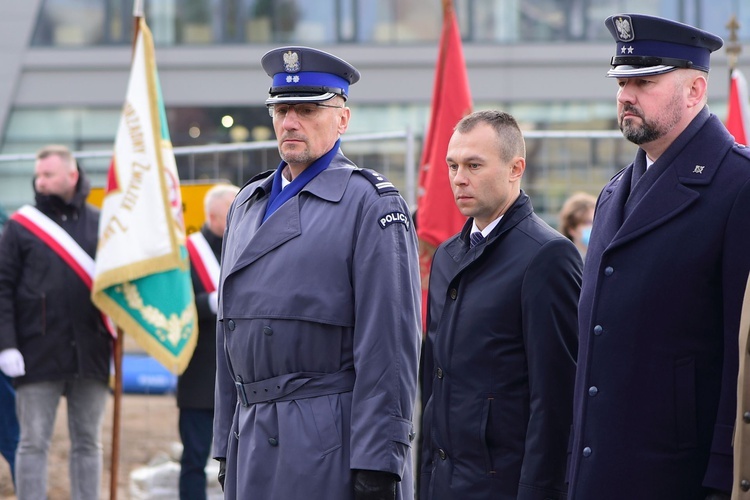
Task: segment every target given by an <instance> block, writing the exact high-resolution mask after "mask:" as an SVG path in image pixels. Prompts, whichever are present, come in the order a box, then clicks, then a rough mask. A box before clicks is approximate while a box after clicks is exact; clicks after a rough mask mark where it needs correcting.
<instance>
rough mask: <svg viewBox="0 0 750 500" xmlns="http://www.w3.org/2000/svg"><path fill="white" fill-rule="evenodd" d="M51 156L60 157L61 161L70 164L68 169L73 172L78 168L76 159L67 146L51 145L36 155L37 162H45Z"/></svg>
mask: <svg viewBox="0 0 750 500" xmlns="http://www.w3.org/2000/svg"><path fill="white" fill-rule="evenodd" d="M50 156H59V157H60V159H61V160H63V161H64V162H65V163H67V164H68V167H69V168H70V169H71V170H74V169H76V168H78V165H77V163H76V159H75V158H74V157H73V153H71V152H70V149H68V147H67V146H63V145H62V144H49V145H47V146H44V147H43V148H42V149H40V150H39V151H37V153H36V159H37V160H43V159H45V158H48V157H50Z"/></svg>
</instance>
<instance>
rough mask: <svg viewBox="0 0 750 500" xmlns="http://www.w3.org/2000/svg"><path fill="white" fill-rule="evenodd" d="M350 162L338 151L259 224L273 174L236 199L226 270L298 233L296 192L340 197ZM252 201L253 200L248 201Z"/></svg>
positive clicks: (335, 200) (333, 198)
mask: <svg viewBox="0 0 750 500" xmlns="http://www.w3.org/2000/svg"><path fill="white" fill-rule="evenodd" d="M352 167H354V164H353V163H352V162H351V161H350V160H349V159H348V158H346V157H345V156H344V155H343V154H342V153H341V151H340V150H339V151H338V152H337V153H336V156H334V158H333V160H331V164H330V165H329V166H328V168H326V169H325V170H324V171H322V172H321V173H320V174H318V175H317V176H315V178H314V179H312V180H311V181H310V182H308V183H307V185H306V186H305V187H304V188H303V189H302V191H300V194H299V195H297V196H295V197H294V198H291V199H290V200H288V201H287V202H286V203H284V204H283V205H281V206H280V207H279V209H278V210H276V212H274V213H273V215H271V217H269V218H268V219H267V220H266V221H265V222H263V223H262V224H261V221H262V220H263V215H264V213H265V210H266V204H267V203H268V193H270V190H271V185H272V182H273V177H272V176H271V177H267V178H265V179H263V180H262V181H260V183H259V184H258V185H257V186H255V187H254V188H252V190H251V191H250V194H249V195H247V198H246V199H243V200H241V201H239V200H238V205H237V207H236V208H235V210H234V213H233V216H232V219H233V223H232V224H233V235H234V241H233V242H232V245H231V250H232V252H233V255H225V256H224V257H223V258H224V260H225V262H226V264H227V266H228V269H229V272H228V273H227V275H229V274H231V273H233V272H234V271H236V270H238V269H240V268H242V267H245V266H248V265H249V264H251V263H253V262H255V261H256V260H258V259H259V258H261V257H263V256H264V255H265V254H267V253H268V252H270V251H272V250H274V249H275V248H277V247H279V246H281V245H282V244H284V243H286V242H287V241H289V240H291V239H293V238H296V237H297V236H299V235H300V234H302V227H301V224H300V203H299V201H300V195H301V194H302V193H309V194H310V195H312V196H316V197H318V198H320V199H323V200H326V201H329V202H331V203H338V202H339V201H341V199H342V198H343V197H344V193H345V192H346V186H347V185H348V183H349V179H350V178H351V176H352V174H353V172H354V168H352ZM250 200H253V203H248V202H249V201H250Z"/></svg>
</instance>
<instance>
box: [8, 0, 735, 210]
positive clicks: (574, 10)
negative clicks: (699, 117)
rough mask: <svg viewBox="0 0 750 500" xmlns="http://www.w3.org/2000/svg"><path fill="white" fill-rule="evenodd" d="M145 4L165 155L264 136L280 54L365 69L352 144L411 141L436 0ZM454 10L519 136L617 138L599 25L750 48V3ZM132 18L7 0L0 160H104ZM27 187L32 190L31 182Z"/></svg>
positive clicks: (721, 97) (720, 91)
mask: <svg viewBox="0 0 750 500" xmlns="http://www.w3.org/2000/svg"><path fill="white" fill-rule="evenodd" d="M15 4H18V5H15ZM144 4H145V15H146V19H147V22H148V24H149V27H150V28H151V31H152V33H153V35H154V40H155V43H156V46H157V47H156V51H157V64H158V68H159V72H160V77H161V80H162V90H163V95H164V99H165V104H166V107H167V114H168V120H169V128H170V133H171V135H172V141H173V144H174V145H175V146H197V145H205V144H222V143H228V142H244V141H250V140H267V139H269V138H272V130H271V128H270V118H269V117H268V114H267V112H266V110H265V108H264V106H263V100H264V98H265V93H266V92H267V90H268V82H269V80H268V78H267V76H266V75H265V74H264V73H263V72H262V69H261V68H260V64H259V61H260V56H261V55H262V54H263V53H265V52H266V51H267V50H269V49H271V48H273V47H275V46H279V45H284V44H299V45H311V46H315V47H319V48H322V49H324V50H329V51H331V52H334V53H336V54H337V55H339V56H341V57H343V58H345V59H347V60H348V61H350V62H352V63H353V64H355V66H357V67H358V69H360V71H362V74H363V78H362V81H361V82H360V83H358V84H357V85H356V86H354V87H353V88H352V100H351V104H350V105H351V107H352V110H353V119H352V121H351V125H350V130H349V133H372V132H386V131H394V130H404V129H406V128H408V129H410V130H412V131H415V132H416V133H417V135H420V136H421V134H423V133H424V131H425V128H426V126H427V123H428V119H429V106H430V98H431V93H432V85H433V75H434V64H435V60H436V56H437V42H438V39H439V36H440V29H441V20H442V10H441V9H442V2H441V0H406V1H405V0H378V1H373V0H144ZM454 4H455V9H456V12H457V17H458V20H459V24H460V28H461V33H462V38H463V50H464V54H465V57H466V61H467V68H468V72H469V80H470V84H471V89H472V95H473V99H474V106H475V108H476V109H484V108H502V109H505V110H507V111H509V112H511V113H512V114H514V115H515V116H516V118H517V119H518V120H519V122H520V123H521V124H522V126H523V127H524V129H525V130H527V131H544V130H556V131H565V130H613V129H615V128H616V118H615V101H614V97H615V91H616V84H615V83H614V82H612V81H611V80H608V79H606V78H604V74H605V72H606V69H607V67H608V61H609V58H610V56H611V55H612V53H611V52H612V49H613V48H614V43H613V41H612V39H611V37H610V36H609V33H608V32H607V30H606V29H605V28H604V23H603V20H604V19H605V18H606V17H607V16H608V15H611V14H614V13H619V12H639V13H645V14H653V15H661V16H665V17H669V18H671V19H675V20H678V21H683V22H687V23H690V24H693V25H696V26H699V27H701V28H704V29H706V30H709V31H712V32H714V33H716V34H719V35H720V36H722V37H723V38H724V39H725V40H728V39H729V37H730V31H729V29H728V28H727V23H728V22H729V20H730V19H731V18H732V16H735V18H736V20H737V21H738V22H739V24H740V26H741V28H740V29H739V31H737V35H738V37H739V38H738V43H739V44H740V45H741V46H743V45H744V46H747V45H750V2H748V1H746V0H454ZM132 9H133V1H132V0H28V1H27V0H24V2H14V7H13V9H12V11H10V12H8V13H6V21H5V22H6V25H12V26H13V27H14V29H16V30H18V32H17V33H16V34H15V35H16V36H14V40H18V41H17V42H15V43H16V45H15V46H14V47H10V48H7V49H6V51H5V53H3V52H2V51H0V65H3V67H4V68H6V70H5V73H6V84H5V87H3V84H2V83H0V132H2V135H1V136H0V153H5V154H9V153H33V152H34V151H36V150H37V149H38V148H39V147H41V146H42V145H44V144H48V143H63V144H66V145H68V146H69V147H71V148H72V149H74V150H106V149H111V147H112V142H113V138H114V135H115V130H116V127H117V123H118V120H119V115H120V109H121V107H122V99H123V97H124V95H125V87H126V85H127V75H128V71H129V55H130V44H131V38H132V32H133V18H132ZM7 36H13V34H12V33H11V34H8V35H7ZM739 66H740V68H743V67H744V66H747V67H748V72H750V48H747V49H746V50H744V51H743V52H742V54H741V56H740V59H739ZM727 70H728V66H727V56H726V53H725V50H724V49H721V50H720V51H718V52H717V53H716V54H715V55H714V56H713V57H712V77H711V88H710V92H709V94H710V98H709V105H710V106H711V109H712V111H714V112H715V113H716V114H717V115H719V116H720V117H723V116H724V114H725V110H726V104H725V103H726V96H727V87H728V71H727ZM589 149H590V150H593V149H596V148H593V149H592V148H589ZM531 150H532V152H533V151H534V148H533V147H532V148H531ZM625 151H626V153H625V154H626V155H629V154H630V153H629V152H628V151H627V148H625ZM570 154H572V153H571V152H570V151H568V152H556V151H554V149H553V150H545V154H544V155H543V156H540V158H543V161H545V162H548V163H550V164H551V165H554V164H555V162H560V161H563V160H564V158H561V156H565V155H570ZM586 155H590V153H586ZM597 156H600V154H599V153H597ZM606 157H607V156H606V155H604V158H606ZM599 161H605V162H606V161H608V160H606V159H604V160H599ZM617 161H620V158H619V157H618V158H617ZM623 161H624V160H623ZM622 166H624V165H613V166H612V168H613V169H615V170H614V171H616V170H617V169H618V168H619V167H622ZM540 167H541V166H540ZM548 167H549V165H545V166H544V168H548ZM0 168H2V165H0ZM19 168H20V167H19ZM97 168H106V165H99V166H97ZM530 176H531V174H530ZM23 182H24V186H26V183H28V180H24V181H23ZM597 182H598V180H597ZM24 189H27V188H26V187H24ZM9 191H10V192H9ZM18 192H19V191H18V190H17V189H15V188H13V187H9V188H3V187H0V197H3V198H7V199H10V202H7V201H6V202H3V201H2V199H0V203H3V204H9V205H11V206H12V205H13V204H14V203H16V202H17V197H16V196H15V195H16V193H18ZM27 195H28V193H24V196H27Z"/></svg>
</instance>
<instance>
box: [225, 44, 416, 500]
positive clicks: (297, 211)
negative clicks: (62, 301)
mask: <svg viewBox="0 0 750 500" xmlns="http://www.w3.org/2000/svg"><path fill="white" fill-rule="evenodd" d="M261 64H262V66H263V69H264V70H265V71H266V73H268V75H269V76H271V77H272V80H273V81H272V84H271V88H270V96H269V98H268V99H267V100H266V105H267V106H268V109H269V112H270V114H271V116H272V118H273V127H274V131H275V133H276V139H277V141H278V146H279V153H280V155H281V158H282V162H281V164H280V165H279V166H278V168H277V169H276V170H275V171H272V172H266V173H265V174H261V175H259V176H257V177H255V178H254V179H251V180H250V182H248V183H247V184H246V185H245V187H244V188H243V189H242V190H241V191H240V192H239V194H238V195H237V198H236V199H235V201H234V203H233V204H232V207H231V208H230V211H229V216H228V219H227V232H226V236H225V237H224V249H223V251H222V267H221V279H220V283H219V311H218V328H217V351H218V359H217V373H216V377H217V379H216V410H215V417H214V458H217V459H218V460H219V462H220V478H221V477H222V476H223V479H221V480H222V481H223V486H224V492H225V498H227V499H230V500H231V499H241V500H244V499H248V498H263V499H272V498H273V499H284V500H307V499H309V498H311V497H313V498H315V497H317V498H326V499H331V500H350V499H355V500H394V499H398V500H405V499H407V498H409V499H411V498H413V496H414V485H413V472H412V458H411V442H412V440H413V439H414V430H413V429H414V426H413V422H412V419H413V417H414V404H415V399H416V390H417V371H418V367H417V365H418V361H419V343H420V339H421V324H420V323H421V321H420V315H421V303H420V297H421V291H420V277H419V261H418V256H417V238H416V234H415V231H414V228H413V227H412V221H411V217H410V216H409V207H408V206H407V204H406V202H405V201H404V199H403V198H402V197H401V196H400V195H399V194H398V191H397V190H396V188H395V187H394V186H393V184H391V183H390V182H388V180H387V179H385V178H384V177H383V176H382V175H380V174H378V173H377V172H374V171H371V170H364V169H360V168H358V167H356V166H355V165H354V164H353V163H352V162H351V161H350V160H348V159H347V158H346V157H345V156H344V155H343V153H342V152H341V149H340V147H339V145H340V136H341V135H342V134H343V133H344V132H345V131H346V130H347V128H348V125H349V118H350V116H351V110H350V109H349V108H348V107H347V106H346V103H347V99H348V96H349V87H350V85H352V84H354V83H355V82H357V81H358V80H359V77H360V75H359V72H358V71H357V70H356V69H355V68H354V67H353V66H352V65H351V64H349V63H347V62H346V61H344V60H342V59H340V58H338V57H336V56H334V55H332V54H328V53H327V52H323V51H321V50H317V49H313V48H310V47H282V48H278V49H274V50H271V51H270V52H268V53H266V54H265V55H264V56H263V58H262V60H261Z"/></svg>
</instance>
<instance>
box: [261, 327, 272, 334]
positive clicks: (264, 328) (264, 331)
mask: <svg viewBox="0 0 750 500" xmlns="http://www.w3.org/2000/svg"><path fill="white" fill-rule="evenodd" d="M263 333H265V334H266V335H269V336H270V335H273V328H271V327H270V326H264V327H263Z"/></svg>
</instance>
